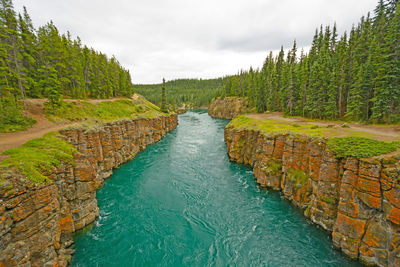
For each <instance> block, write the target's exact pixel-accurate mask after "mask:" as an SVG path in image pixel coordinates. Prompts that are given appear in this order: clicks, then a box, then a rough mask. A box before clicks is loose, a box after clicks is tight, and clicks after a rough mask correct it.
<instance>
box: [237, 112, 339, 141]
mask: <svg viewBox="0 0 400 267" xmlns="http://www.w3.org/2000/svg"><path fill="white" fill-rule="evenodd" d="M229 125H231V126H234V127H237V128H247V129H255V130H257V129H258V130H261V131H263V132H265V133H267V134H278V133H284V134H286V133H291V134H298V135H307V136H324V133H325V132H329V131H332V130H333V129H330V128H324V127H319V126H318V125H313V124H301V125H299V124H296V123H290V122H282V121H277V120H256V119H252V118H248V117H246V116H243V115H241V116H237V117H236V118H234V119H233V120H232V121H231V122H230V123H229Z"/></svg>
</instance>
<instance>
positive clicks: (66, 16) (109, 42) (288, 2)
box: [14, 0, 377, 83]
mask: <svg viewBox="0 0 400 267" xmlns="http://www.w3.org/2000/svg"><path fill="white" fill-rule="evenodd" d="M376 3H377V0H336V1H331V0H304V1H296V0H279V1H276V0H251V1H250V0H218V1H215V0H202V1H193V0H149V1H139V0H133V1H129V0H114V1H109V0H96V1H94V0H86V1H81V0H68V1H61V0H35V1H32V0H14V4H15V7H16V9H17V10H22V6H24V5H25V6H26V7H27V9H28V12H29V13H30V14H31V16H32V19H33V21H34V24H35V25H36V26H40V25H43V24H45V23H46V22H48V21H49V20H53V22H54V23H55V25H56V26H57V27H58V28H59V30H60V32H66V31H67V30H69V31H70V32H71V34H72V35H73V36H79V37H80V38H81V39H82V42H83V43H84V44H87V45H88V46H91V47H93V48H95V49H97V50H100V51H102V52H105V53H106V54H107V55H109V56H112V55H115V56H116V57H117V58H118V60H119V61H120V62H121V64H122V65H124V66H125V67H126V68H129V69H130V71H131V74H132V78H133V82H134V83H153V82H159V81H160V80H161V79H162V77H165V78H166V79H176V78H189V77H198V78H211V77H217V76H222V75H226V74H233V73H236V72H237V71H238V70H239V69H241V68H248V67H250V66H255V67H258V66H260V65H261V64H262V62H263V61H264V58H265V57H266V56H267V54H268V51H269V50H277V49H279V48H280V46H281V45H283V46H284V47H285V48H289V47H291V46H292V42H293V40H294V39H296V40H297V42H298V44H299V46H300V47H301V46H308V45H309V43H310V42H311V39H312V36H313V33H314V30H315V28H316V27H318V26H319V25H320V24H324V25H327V24H331V25H332V24H333V22H334V21H336V22H337V24H338V28H339V31H344V30H346V29H349V28H350V27H351V25H352V23H357V22H358V20H359V18H360V17H361V16H362V15H365V14H366V13H367V12H368V11H371V10H373V8H374V7H375V4H376Z"/></svg>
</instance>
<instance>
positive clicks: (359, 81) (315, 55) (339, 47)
mask: <svg viewBox="0 0 400 267" xmlns="http://www.w3.org/2000/svg"><path fill="white" fill-rule="evenodd" d="M219 96H242V97H247V98H248V99H249V102H250V103H251V104H252V105H253V106H255V107H256V108H257V111H258V112H265V111H283V112H284V113H285V114H287V115H296V116H304V117H309V118H318V119H330V120H335V119H348V120H353V121H363V122H380V123H392V122H399V121H400V4H399V2H398V0H380V1H379V3H378V5H377V7H376V9H375V11H374V14H373V16H371V15H370V14H368V15H367V16H366V17H362V18H361V20H360V22H359V23H358V25H353V27H352V29H351V31H350V32H349V33H346V32H345V33H344V34H343V35H342V36H340V37H339V36H338V33H337V29H336V24H335V25H334V26H333V27H330V26H327V27H323V26H321V27H320V28H319V29H318V28H317V29H316V31H315V34H314V38H313V41H312V45H311V49H310V51H309V52H308V53H305V52H304V51H303V50H301V51H300V53H298V48H297V45H296V41H294V44H293V47H292V48H291V49H290V50H289V51H288V52H287V53H285V52H284V50H283V47H281V50H280V52H279V54H278V55H276V56H274V55H273V53H272V52H270V54H269V56H268V57H267V58H266V59H265V61H264V64H263V66H262V68H260V69H253V68H250V69H249V70H246V71H240V73H238V74H237V75H233V76H230V77H228V78H227V79H226V82H225V84H224V86H223V89H222V91H221V92H220V95H219Z"/></svg>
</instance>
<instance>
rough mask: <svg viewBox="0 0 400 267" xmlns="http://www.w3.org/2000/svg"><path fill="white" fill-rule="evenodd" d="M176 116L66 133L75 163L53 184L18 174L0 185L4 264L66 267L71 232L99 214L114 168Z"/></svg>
mask: <svg viewBox="0 0 400 267" xmlns="http://www.w3.org/2000/svg"><path fill="white" fill-rule="evenodd" d="M177 124H178V120H177V115H175V114H172V115H170V116H168V117H164V116H161V117H158V118H154V119H144V118H140V119H134V120H124V121H117V122H111V123H106V124H104V125H103V126H102V127H100V128H98V129H93V130H89V131H85V130H83V129H69V130H63V131H61V134H62V135H63V136H64V137H65V138H66V140H67V141H68V142H69V143H71V144H72V145H73V146H74V147H75V148H76V149H77V153H75V154H74V164H73V165H71V164H67V163H63V164H61V166H59V167H58V168H57V169H54V170H53V171H52V172H51V173H50V174H49V178H50V180H51V181H52V182H51V183H43V184H34V183H30V182H25V183H20V181H23V177H22V176H21V175H20V174H19V173H15V175H16V177H11V179H10V180H9V181H7V182H6V183H5V186H7V187H11V186H12V187H13V193H12V194H10V193H9V191H11V190H3V189H2V187H0V266H21V265H23V266H50V265H53V266H66V265H67V264H68V261H69V260H67V259H70V258H71V255H72V253H73V249H71V245H72V244H73V239H72V233H73V232H74V231H76V230H79V229H82V228H83V227H85V226H86V225H88V224H91V223H92V222H94V221H95V219H96V217H98V215H99V209H98V207H97V200H96V197H95V192H96V190H97V189H98V188H99V187H100V186H102V185H103V184H104V181H105V179H106V178H107V177H109V176H110V175H111V174H112V170H113V168H116V167H118V166H119V165H120V164H122V163H124V162H126V161H128V160H130V159H132V158H133V157H134V155H136V154H137V153H138V152H139V151H141V150H143V149H145V148H146V146H147V145H149V144H153V143H154V142H156V141H158V140H160V139H161V138H162V137H163V136H164V135H165V134H166V133H168V132H170V131H172V130H173V129H175V128H176V126H177Z"/></svg>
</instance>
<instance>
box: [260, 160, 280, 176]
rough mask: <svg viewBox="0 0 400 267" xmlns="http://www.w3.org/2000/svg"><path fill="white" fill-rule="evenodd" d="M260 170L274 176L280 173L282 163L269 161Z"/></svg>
mask: <svg viewBox="0 0 400 267" xmlns="http://www.w3.org/2000/svg"><path fill="white" fill-rule="evenodd" d="M262 170H263V172H265V173H266V174H268V175H276V174H278V173H279V172H281V171H282V162H281V161H279V160H275V159H271V160H269V161H268V162H267V163H266V164H265V167H263V168H262Z"/></svg>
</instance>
